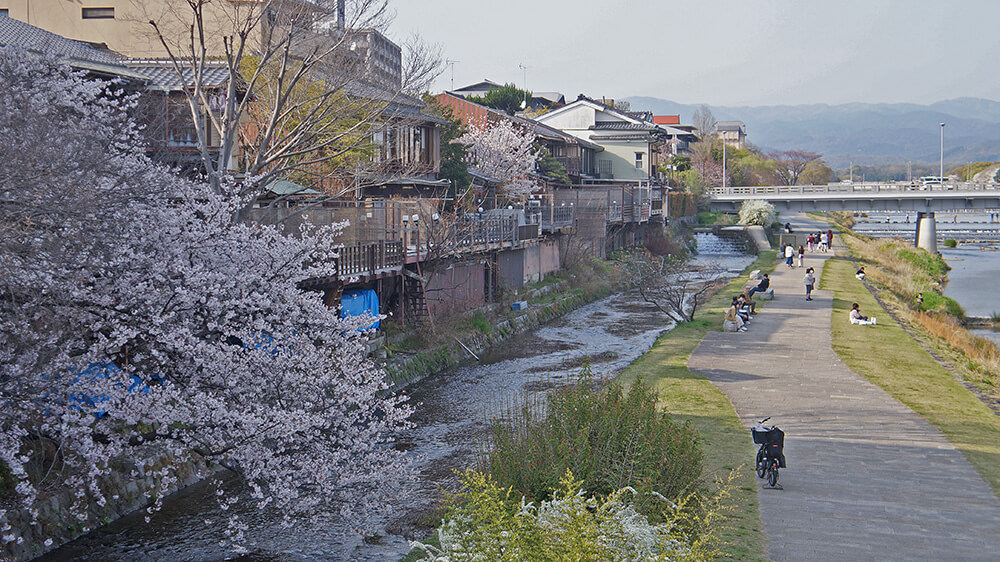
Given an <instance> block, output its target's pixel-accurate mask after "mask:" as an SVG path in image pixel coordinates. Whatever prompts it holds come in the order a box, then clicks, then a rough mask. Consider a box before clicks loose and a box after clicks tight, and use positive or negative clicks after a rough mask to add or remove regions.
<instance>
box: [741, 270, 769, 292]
mask: <svg viewBox="0 0 1000 562" xmlns="http://www.w3.org/2000/svg"><path fill="white" fill-rule="evenodd" d="M770 286H771V280H770V279H769V278H768V277H767V274H766V273H764V274H763V279H761V280H760V283H757V285H756V286H754V287H750V290H749V291H747V296H749V297H753V294H754V293H763V292H764V291H766V290H767V288H768V287H770Z"/></svg>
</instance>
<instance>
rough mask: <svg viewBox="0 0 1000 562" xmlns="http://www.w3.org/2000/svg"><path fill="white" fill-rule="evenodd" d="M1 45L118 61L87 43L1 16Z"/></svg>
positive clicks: (102, 60) (81, 59) (97, 60)
mask: <svg viewBox="0 0 1000 562" xmlns="http://www.w3.org/2000/svg"><path fill="white" fill-rule="evenodd" d="M0 45H3V46H13V47H21V48H22V49H26V50H29V51H34V52H36V53H44V54H47V55H54V56H57V57H68V58H70V59H76V60H80V61H88V62H95V63H101V64H110V65H114V64H117V63H118V60H117V59H116V58H115V57H114V56H112V55H111V54H110V53H106V52H103V51H101V50H99V49H95V48H94V47H92V46H90V45H88V44H87V43H82V42H80V41H73V40H72V39H67V38H65V37H63V36H62V35H56V34H55V33H52V32H50V31H45V30H44V29H41V28H38V27H35V26H33V25H29V24H26V23H24V22H22V21H18V20H16V19H14V18H10V17H0Z"/></svg>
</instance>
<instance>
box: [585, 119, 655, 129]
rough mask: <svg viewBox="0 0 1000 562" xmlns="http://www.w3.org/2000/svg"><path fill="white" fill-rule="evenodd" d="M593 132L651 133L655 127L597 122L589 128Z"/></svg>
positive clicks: (639, 124)
mask: <svg viewBox="0 0 1000 562" xmlns="http://www.w3.org/2000/svg"><path fill="white" fill-rule="evenodd" d="M590 128H591V129H593V130H595V131H651V130H655V129H657V127H656V126H655V125H649V124H647V123H627V122H625V121H598V122H597V123H594V124H593V125H591V127H590Z"/></svg>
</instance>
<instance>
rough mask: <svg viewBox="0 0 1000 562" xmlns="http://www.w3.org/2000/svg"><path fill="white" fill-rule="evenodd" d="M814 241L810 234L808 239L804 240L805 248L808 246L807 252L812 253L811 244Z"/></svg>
mask: <svg viewBox="0 0 1000 562" xmlns="http://www.w3.org/2000/svg"><path fill="white" fill-rule="evenodd" d="M815 240H816V239H815V238H814V237H813V235H812V234H810V235H809V238H807V239H806V246H809V251H810V252H812V251H813V242H814V241H815Z"/></svg>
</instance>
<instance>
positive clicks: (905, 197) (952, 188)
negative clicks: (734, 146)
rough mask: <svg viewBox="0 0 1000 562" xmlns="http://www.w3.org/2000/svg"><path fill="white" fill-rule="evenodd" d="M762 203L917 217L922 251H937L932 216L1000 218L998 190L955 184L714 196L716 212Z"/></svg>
mask: <svg viewBox="0 0 1000 562" xmlns="http://www.w3.org/2000/svg"><path fill="white" fill-rule="evenodd" d="M750 199H764V200H766V201H768V202H770V203H771V204H772V205H774V208H775V210H776V211H778V212H783V213H794V212H807V211H820V212H823V211H848V212H854V211H859V212H860V211H900V212H907V211H909V212H916V213H917V221H916V233H915V235H916V240H917V245H918V246H920V247H921V248H927V249H928V250H930V251H937V242H936V239H937V233H936V225H935V223H934V213H935V212H944V211H971V210H976V211H984V212H987V213H990V212H994V211H996V212H998V213H1000V185H998V184H996V183H957V184H945V185H930V186H924V185H916V184H913V183H911V182H882V183H835V184H828V185H790V186H786V185H781V186H747V187H725V188H722V187H719V188H715V189H713V190H712V191H711V203H710V204H711V208H712V210H713V211H723V212H737V211H739V209H740V206H741V205H742V204H743V202H744V201H747V200H750Z"/></svg>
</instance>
